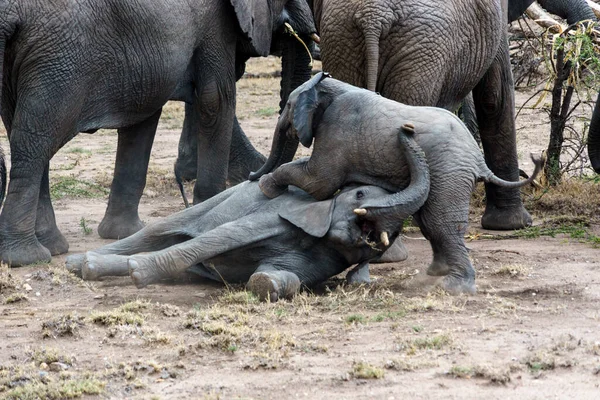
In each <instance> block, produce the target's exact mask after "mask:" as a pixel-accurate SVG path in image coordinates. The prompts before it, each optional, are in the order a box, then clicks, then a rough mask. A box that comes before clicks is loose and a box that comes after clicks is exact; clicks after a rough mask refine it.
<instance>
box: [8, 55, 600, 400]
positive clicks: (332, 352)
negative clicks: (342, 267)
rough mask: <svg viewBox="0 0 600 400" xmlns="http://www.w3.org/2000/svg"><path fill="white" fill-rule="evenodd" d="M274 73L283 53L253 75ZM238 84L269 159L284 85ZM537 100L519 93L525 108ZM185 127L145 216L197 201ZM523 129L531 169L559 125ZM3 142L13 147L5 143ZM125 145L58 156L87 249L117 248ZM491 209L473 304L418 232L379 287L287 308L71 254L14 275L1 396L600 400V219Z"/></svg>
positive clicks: (87, 142)
mask: <svg viewBox="0 0 600 400" xmlns="http://www.w3.org/2000/svg"><path fill="white" fill-rule="evenodd" d="M275 68H276V61H275V60H273V59H267V60H262V61H259V62H255V61H253V62H252V63H251V65H250V66H249V68H248V70H249V71H250V72H252V71H255V72H264V71H265V70H266V71H270V70H274V69H275ZM238 89H239V97H238V106H239V111H238V115H239V117H240V121H241V124H242V126H243V128H244V129H245V131H246V133H247V134H248V136H249V137H250V139H251V140H252V142H253V143H254V144H255V146H256V147H257V148H258V149H259V150H260V151H261V152H263V153H264V154H267V153H268V151H269V149H270V142H271V136H272V132H273V129H274V127H275V124H276V118H277V105H278V101H279V99H278V96H279V83H278V80H277V79H269V78H257V79H244V80H242V81H240V83H239V84H238ZM529 96H530V94H522V93H519V94H518V98H517V103H518V104H519V103H520V102H523V101H524V100H525V99H526V98H527V97H529ZM182 118H183V107H182V105H180V104H176V103H170V104H169V105H168V106H167V107H166V109H165V112H164V113H163V117H162V119H161V123H160V127H159V133H158V134H157V136H156V141H155V144H154V149H153V153H152V158H151V166H150V174H149V178H148V186H147V188H146V190H145V193H144V196H143V198H142V203H141V205H140V214H141V216H142V219H143V220H144V221H145V222H147V223H149V222H152V221H155V220H157V219H159V218H162V217H165V216H167V215H169V214H171V213H173V212H175V211H178V210H181V209H182V208H183V202H182V201H181V198H180V197H179V196H178V192H177V189H176V186H175V182H174V179H173V175H172V167H173V163H174V160H175V157H176V151H177V142H178V139H179V132H180V129H181V123H182ZM517 127H518V128H519V156H520V158H521V159H522V160H521V164H522V168H523V169H524V170H526V171H529V170H531V168H532V166H531V163H530V161H529V159H528V154H529V152H530V151H536V152H537V151H540V150H541V149H543V148H544V147H545V145H546V140H547V139H546V138H547V135H548V132H549V127H548V123H547V117H546V116H545V114H544V113H543V112H540V111H539V110H537V111H536V110H525V111H524V112H523V113H522V115H521V116H519V119H518V121H517ZM0 141H1V142H2V146H3V147H4V148H5V149H8V146H7V143H6V137H5V135H2V136H0ZM116 143H117V141H116V133H115V132H114V131H101V132H98V133H96V134H95V135H83V134H82V135H79V136H78V137H77V138H75V139H74V140H72V141H71V142H69V143H68V144H67V145H66V146H65V148H63V149H62V150H61V151H60V152H59V154H57V156H56V157H55V158H54V159H53V160H52V164H51V169H52V171H51V179H52V185H53V188H54V190H53V194H54V195H55V201H54V205H55V210H56V215H57V221H58V224H59V227H60V228H61V230H62V231H63V233H64V234H65V236H66V237H67V239H68V241H69V243H70V245H71V252H82V251H86V250H90V249H93V248H96V247H98V246H101V245H103V244H106V243H108V242H110V241H108V240H103V239H100V238H99V237H98V234H97V226H98V223H99V222H100V220H101V219H102V216H103V213H104V210H105V207H106V201H107V191H106V190H107V189H108V187H109V185H110V181H111V176H112V170H113V164H114V156H115V150H116ZM303 154H308V152H307V151H306V150H303ZM188 189H191V188H190V187H188ZM593 190H595V191H596V194H597V185H596V186H594V187H592V190H591V191H588V192H585V193H593ZM531 196H532V197H531V199H535V197H536V196H537V195H535V194H532V195H531ZM537 197H539V196H537ZM567 200H568V195H565V196H564V200H560V201H558V203H560V202H562V201H564V202H566V201H567ZM531 201H532V204H534V203H535V201H534V200H531ZM558 203H556V204H558ZM553 204H554V203H553ZM534 208H535V207H534ZM480 213H481V210H480V209H479V208H476V207H475V208H474V209H473V213H472V215H471V219H472V224H471V226H470V229H469V236H468V240H469V241H468V247H469V248H470V251H471V257H472V259H473V263H474V265H475V267H476V269H477V274H478V277H477V285H478V293H477V294H476V295H474V296H458V297H452V296H448V295H447V294H445V293H444V292H441V291H440V290H439V289H437V288H436V287H435V283H436V280H435V279H433V278H430V277H428V276H426V275H425V274H424V271H425V270H426V268H427V265H428V263H429V262H430V259H431V250H430V247H429V244H428V243H427V241H426V240H425V239H424V238H423V237H422V236H421V235H420V234H419V233H418V232H410V233H408V234H407V237H406V238H405V242H406V244H407V247H408V249H409V253H410V257H409V259H408V260H407V261H406V262H405V263H400V264H379V265H374V266H373V267H372V274H373V276H374V278H375V283H374V284H373V285H372V286H369V287H362V286H359V287H353V286H344V285H341V282H342V281H341V280H340V279H332V280H331V281H329V282H328V283H327V284H325V285H323V286H322V287H320V288H318V290H316V293H315V294H313V293H303V294H302V295H300V296H297V297H296V298H295V299H294V300H293V301H281V302H279V303H276V304H264V303H260V302H258V301H257V300H256V299H255V298H253V297H252V296H250V295H249V294H248V293H246V292H244V291H243V290H242V288H240V287H223V286H221V285H218V284H215V283H210V282H206V281H201V282H198V281H193V280H192V278H190V279H186V280H185V281H182V282H173V283H167V284H161V285H152V286H150V287H148V288H146V289H142V290H138V289H136V288H135V287H134V286H133V285H132V284H131V282H130V280H129V278H110V279H106V280H104V281H101V282H97V283H93V284H90V283H86V282H82V281H80V280H79V279H77V278H74V277H72V276H70V275H69V274H67V273H65V271H64V258H65V256H61V257H55V258H54V259H53V261H52V263H50V264H47V265H46V264H44V265H35V266H29V267H25V268H18V269H12V270H8V269H2V270H0V332H1V333H0V338H1V340H0V397H9V398H11V397H12V398H26V397H27V396H31V397H36V396H46V397H48V398H68V397H75V396H87V397H90V396H94V395H99V396H102V397H110V398H123V397H127V398H152V397H154V398H205V399H218V398H260V399H269V398H292V397H302V398H330V397H334V396H335V397H336V398H348V399H364V398H385V399H400V398H405V397H408V396H410V397H411V398H464V397H473V398H478V397H489V398H499V397H502V398H519V397H520V398H523V397H525V398H548V397H559V398H561V397H562V398H566V397H568V398H582V399H583V398H596V397H597V394H598V392H599V390H600V388H599V385H600V377H599V376H598V375H599V372H600V330H599V329H598V326H599V319H600V312H599V309H598V301H599V300H600V259H599V257H598V255H599V250H598V249H597V248H596V247H595V246H596V245H597V243H596V241H595V239H594V238H595V237H596V236H595V235H597V234H599V232H598V229H597V226H596V225H594V224H593V221H591V225H590V216H591V214H593V210H592V211H590V210H587V211H585V212H584V213H583V214H584V215H583V217H584V219H583V220H581V219H577V220H569V219H567V220H561V221H562V222H559V223H554V224H548V223H546V224H544V225H540V224H541V222H542V218H543V219H544V220H545V219H548V218H555V217H556V215H557V214H560V215H563V214H573V213H574V211H573V210H572V209H569V208H568V206H567V205H565V206H563V207H550V206H547V207H546V208H544V209H543V210H540V213H539V215H538V216H537V219H536V224H537V225H539V226H540V227H542V228H544V229H538V230H537V231H531V232H527V234H523V233H521V234H519V235H517V236H515V235H516V234H515V232H507V233H500V234H499V233H498V232H491V231H484V230H482V229H480V227H479V222H478V221H479V218H480ZM578 218H581V216H580V217H578ZM582 223H583V224H582ZM578 224H579V225H578ZM582 232H583V233H582Z"/></svg>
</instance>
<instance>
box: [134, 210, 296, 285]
mask: <svg viewBox="0 0 600 400" xmlns="http://www.w3.org/2000/svg"><path fill="white" fill-rule="evenodd" d="M287 229H288V228H287V226H286V225H285V224H283V223H282V222H281V220H280V218H279V216H278V215H277V214H274V215H270V214H269V215H262V216H261V215H253V214H250V215H248V216H246V217H243V218H240V219H239V220H236V221H232V222H229V223H225V224H223V225H220V226H218V227H216V228H215V229H212V230H210V231H208V232H204V233H202V234H200V235H199V236H196V237H194V238H193V239H190V240H187V241H185V242H183V243H179V244H176V245H174V246H170V247H168V248H166V249H164V250H161V251H155V252H152V253H148V254H137V255H134V256H130V257H129V274H130V275H131V278H132V279H133V281H134V283H135V285H136V286H137V287H138V288H143V287H145V286H147V285H150V284H152V283H155V282H159V281H160V280H162V279H165V278H171V277H173V276H176V275H178V274H181V273H183V272H184V271H185V270H186V269H188V268H189V267H191V266H193V265H196V264H199V263H202V262H203V261H206V260H210V259H211V258H213V257H217V256H219V255H221V254H224V253H227V252H230V251H235V250H238V249H240V248H248V246H250V245H251V244H253V243H257V242H260V241H261V240H265V239H268V238H271V237H276V236H278V235H282V234H286V233H287Z"/></svg>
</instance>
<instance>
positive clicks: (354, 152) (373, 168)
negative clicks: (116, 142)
mask: <svg viewBox="0 0 600 400" xmlns="http://www.w3.org/2000/svg"><path fill="white" fill-rule="evenodd" d="M403 126H404V127H406V126H414V132H415V133H414V138H415V140H416V142H417V143H418V144H419V146H420V147H421V148H422V149H423V151H424V152H425V156H426V159H427V164H428V165H429V171H430V179H431V183H430V191H429V197H428V198H427V201H426V202H425V204H424V205H423V207H421V208H420V209H419V211H418V212H417V213H416V214H415V215H414V217H415V219H416V221H417V223H418V224H419V227H420V228H421V231H422V232H423V234H424V235H425V237H426V238H427V239H429V241H430V242H431V246H432V249H433V262H432V263H431V265H430V267H429V269H428V271H427V273H428V274H429V275H434V276H442V275H446V278H445V282H444V284H445V287H446V289H447V290H449V291H451V292H453V293H459V292H467V293H473V292H474V291H475V271H474V270H473V267H472V265H471V262H470V260H469V255H468V252H467V248H466V247H465V243H464V234H465V233H466V229H467V224H468V216H469V201H470V197H471V192H472V190H473V187H474V185H475V183H476V182H477V181H478V180H483V181H485V182H488V183H491V184H494V185H498V186H503V187H512V188H518V187H521V186H523V185H526V184H528V183H529V182H531V181H532V180H533V178H534V177H535V176H536V175H537V173H538V172H539V171H540V169H541V166H542V161H541V160H534V163H535V164H536V169H535V171H534V173H533V174H532V177H531V178H530V179H529V180H527V181H523V182H507V181H504V180H502V179H500V178H498V177H496V176H495V175H494V174H493V173H492V171H490V169H489V168H488V167H487V166H486V163H485V160H484V158H483V155H482V154H481V151H480V150H479V147H478V146H477V143H476V142H475V140H474V139H473V137H472V135H471V134H470V132H469V131H468V129H467V128H466V127H465V125H464V124H463V123H462V122H461V121H460V119H458V117H456V116H455V115H454V114H453V113H451V112H449V111H446V110H444V109H440V108H434V107H413V106H407V105H404V104H400V103H397V102H395V101H392V100H389V99H386V98H384V97H382V96H380V95H378V94H376V93H374V92H372V91H369V90H365V89H360V88H357V87H355V86H352V85H349V84H347V83H344V82H342V81H339V80H336V79H333V78H324V76H323V75H322V74H319V75H317V76H315V77H314V78H313V79H311V80H310V81H308V82H306V83H305V84H304V85H302V86H300V87H299V88H298V89H296V90H295V91H294V92H292V94H291V95H290V99H289V100H288V104H287V106H286V108H285V109H284V111H283V113H282V115H281V117H280V120H279V123H278V125H277V130H276V133H275V137H274V141H273V147H272V150H271V155H270V156H269V159H268V160H267V163H266V164H265V169H263V170H261V171H259V173H257V174H254V175H253V176H252V178H254V179H256V178H258V177H259V176H262V177H261V178H260V186H261V188H262V190H263V192H264V193H265V194H266V195H267V196H268V197H274V196H277V195H279V194H281V193H282V192H284V191H285V189H286V188H287V186H288V185H294V186H296V187H299V188H301V189H304V190H305V191H307V192H308V193H310V194H311V195H313V196H314V197H315V198H316V199H324V198H327V197H329V196H331V195H332V194H333V193H334V192H335V191H336V190H338V189H339V188H340V187H342V186H344V185H347V184H349V183H357V184H370V185H377V186H380V187H383V188H385V189H387V190H389V191H392V192H395V191H398V190H402V189H403V188H405V187H406V186H407V185H408V183H409V181H411V180H412V179H413V178H412V176H411V174H410V173H409V170H408V167H407V163H406V157H405V153H404V151H403V149H402V148H401V147H398V146H397V145H395V142H396V140H397V139H396V138H397V135H398V133H397V132H398V128H399V127H403ZM288 135H292V136H297V137H298V138H299V140H300V142H301V143H302V144H303V145H304V146H307V147H308V146H310V145H311V144H312V142H313V140H314V149H313V152H312V155H311V157H310V158H309V159H304V160H298V161H294V162H290V163H287V164H283V165H281V166H279V167H278V168H277V169H275V170H274V171H273V172H271V173H269V174H267V175H263V174H264V173H267V172H269V167H272V166H277V162H276V161H277V160H280V159H281V157H280V156H279V155H280V154H281V153H282V152H283V150H282V142H283V141H284V140H283V139H284V138H285V137H286V136H288ZM411 185H412V183H411ZM402 193H403V192H400V194H402ZM389 199H391V200H392V201H390V202H388V201H387V200H388V199H385V200H384V201H373V200H371V201H365V202H363V203H362V204H361V205H360V208H363V209H366V210H367V213H366V215H365V216H364V217H363V218H365V219H367V220H370V221H372V222H373V224H374V226H376V227H378V230H380V231H382V230H386V228H387V227H388V226H390V225H392V226H398V225H401V224H402V221H401V220H398V218H399V217H401V215H397V214H396V210H395V208H396V206H395V205H394V204H393V196H390V198H389ZM400 204H407V202H406V201H402V202H400Z"/></svg>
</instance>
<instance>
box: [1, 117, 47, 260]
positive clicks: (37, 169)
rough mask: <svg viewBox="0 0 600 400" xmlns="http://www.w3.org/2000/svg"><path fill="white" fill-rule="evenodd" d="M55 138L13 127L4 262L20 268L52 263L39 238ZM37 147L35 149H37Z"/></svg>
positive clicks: (3, 222) (4, 217)
mask: <svg viewBox="0 0 600 400" xmlns="http://www.w3.org/2000/svg"><path fill="white" fill-rule="evenodd" d="M51 137H52V134H47V135H39V136H38V135H35V134H32V133H30V132H28V131H27V130H22V129H20V126H18V124H16V123H15V124H14V125H13V126H12V132H11V138H10V146H11V155H12V166H11V170H10V181H9V185H8V192H7V196H6V200H5V202H4V207H3V209H2V213H1V214H0V261H2V262H5V263H8V264H9V265H11V266H13V267H16V266H22V265H27V264H33V263H36V262H48V261H50V260H51V257H52V256H51V253H50V251H49V250H48V249H47V248H45V247H44V246H43V245H42V244H41V243H40V242H39V240H38V239H37V237H36V235H35V227H36V210H37V209H38V201H39V196H40V184H41V182H42V175H43V174H44V171H45V168H46V166H47V165H48V162H49V160H50V157H51V155H52V152H51V148H52V143H51V142H50V139H49V138H51ZM34 144H35V145H34Z"/></svg>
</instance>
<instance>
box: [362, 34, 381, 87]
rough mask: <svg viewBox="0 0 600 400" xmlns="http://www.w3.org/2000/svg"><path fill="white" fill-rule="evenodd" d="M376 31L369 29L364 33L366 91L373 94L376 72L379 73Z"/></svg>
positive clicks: (375, 84)
mask: <svg viewBox="0 0 600 400" xmlns="http://www.w3.org/2000/svg"><path fill="white" fill-rule="evenodd" d="M380 34H381V32H380V31H379V30H378V29H373V28H369V29H368V30H366V31H365V46H366V53H365V56H366V60H365V61H366V63H367V89H369V90H370V91H372V92H375V91H376V89H377V72H378V71H379V36H380Z"/></svg>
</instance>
